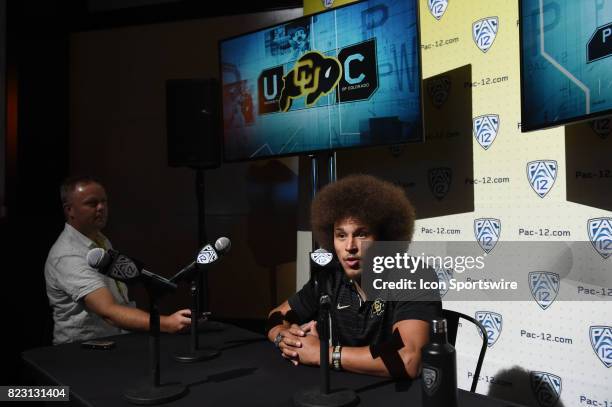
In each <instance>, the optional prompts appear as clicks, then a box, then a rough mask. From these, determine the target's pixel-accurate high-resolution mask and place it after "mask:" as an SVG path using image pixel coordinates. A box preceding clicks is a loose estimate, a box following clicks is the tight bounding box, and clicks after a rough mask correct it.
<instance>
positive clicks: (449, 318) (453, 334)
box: [442, 309, 489, 393]
mask: <svg viewBox="0 0 612 407" xmlns="http://www.w3.org/2000/svg"><path fill="white" fill-rule="evenodd" d="M442 317H443V318H446V326H447V330H448V342H449V343H450V344H451V345H453V346H455V342H456V341H457V330H458V328H459V319H464V320H466V321H470V322H471V323H473V324H474V325H476V327H477V328H478V329H479V330H480V333H481V334H482V335H481V338H482V346H481V347H480V353H479V355H478V361H477V362H476V370H475V371H474V378H473V379H472V387H471V388H470V391H471V392H472V393H475V392H476V386H477V385H478V378H479V377H480V368H482V362H483V360H484V356H485V353H486V351H487V345H488V342H489V337H488V335H487V330H486V329H485V328H484V326H482V324H481V323H480V322H478V321H476V320H475V319H474V318H472V317H470V316H469V315H465V314H462V313H460V312H456V311H451V310H448V309H443V310H442Z"/></svg>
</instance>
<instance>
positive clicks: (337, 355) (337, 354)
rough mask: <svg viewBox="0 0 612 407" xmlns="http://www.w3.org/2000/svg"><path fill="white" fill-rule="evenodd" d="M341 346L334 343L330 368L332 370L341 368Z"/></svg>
mask: <svg viewBox="0 0 612 407" xmlns="http://www.w3.org/2000/svg"><path fill="white" fill-rule="evenodd" d="M341 359H342V346H340V345H336V346H334V350H333V352H332V368H333V369H334V370H342V363H341Z"/></svg>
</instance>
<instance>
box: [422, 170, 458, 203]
mask: <svg viewBox="0 0 612 407" xmlns="http://www.w3.org/2000/svg"><path fill="white" fill-rule="evenodd" d="M427 175H428V177H427V178H428V179H429V189H431V193H432V194H433V196H434V197H435V198H436V199H437V200H442V199H444V197H445V196H446V194H448V190H449V189H450V184H451V180H452V177H453V171H452V170H451V169H450V168H448V167H440V168H430V169H429V171H428V172H427Z"/></svg>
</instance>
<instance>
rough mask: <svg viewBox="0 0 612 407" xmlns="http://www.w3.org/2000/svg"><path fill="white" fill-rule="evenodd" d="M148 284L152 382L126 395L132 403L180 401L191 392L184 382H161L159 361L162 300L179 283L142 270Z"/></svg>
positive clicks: (148, 403) (128, 391) (146, 284)
mask: <svg viewBox="0 0 612 407" xmlns="http://www.w3.org/2000/svg"><path fill="white" fill-rule="evenodd" d="M141 274H142V276H143V278H144V279H145V287H146V290H147V293H148V294H149V301H150V305H149V364H150V365H149V373H150V377H149V380H150V381H149V383H148V384H143V385H141V386H139V387H136V388H133V389H128V390H126V391H125V392H124V393H123V395H124V397H125V398H126V399H127V401H128V402H130V403H132V404H147V405H151V404H162V403H167V402H169V401H172V400H176V399H178V398H180V397H182V396H184V395H185V394H186V393H187V387H185V386H184V385H183V384H181V383H165V384H161V381H160V376H161V371H160V363H159V351H160V344H159V332H160V326H159V324H160V323H159V306H158V303H159V299H160V298H161V297H162V296H163V295H164V294H165V293H166V292H168V291H172V290H175V289H176V284H174V283H173V282H171V281H170V280H167V279H165V278H163V277H161V276H158V275H157V274H153V273H151V272H149V271H146V270H142V272H141Z"/></svg>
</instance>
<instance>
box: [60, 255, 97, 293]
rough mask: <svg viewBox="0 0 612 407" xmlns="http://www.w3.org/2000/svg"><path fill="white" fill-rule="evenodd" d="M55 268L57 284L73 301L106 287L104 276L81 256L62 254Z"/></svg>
mask: <svg viewBox="0 0 612 407" xmlns="http://www.w3.org/2000/svg"><path fill="white" fill-rule="evenodd" d="M56 269H57V284H58V285H59V286H60V288H61V289H62V290H64V291H65V292H66V293H67V294H68V295H69V296H70V297H71V298H72V300H73V301H75V302H77V301H79V300H81V299H82V298H84V297H85V296H86V295H88V294H90V293H92V292H93V291H95V290H97V289H98V288H102V287H107V285H106V281H105V280H104V276H103V275H102V274H100V273H99V272H98V271H96V270H94V269H93V268H91V267H90V266H89V264H87V260H86V259H85V258H84V257H83V256H78V255H66V256H62V257H61V258H60V259H59V261H58V262H57V265H56Z"/></svg>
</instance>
